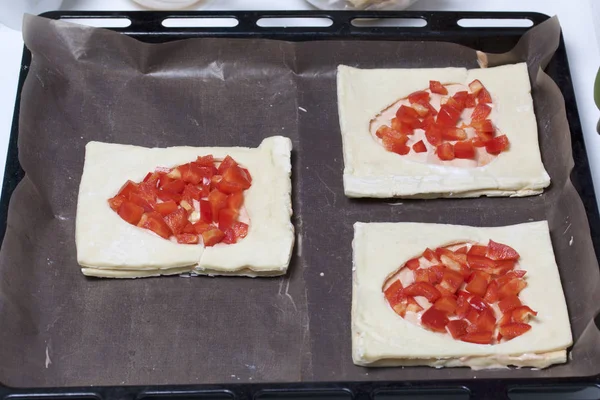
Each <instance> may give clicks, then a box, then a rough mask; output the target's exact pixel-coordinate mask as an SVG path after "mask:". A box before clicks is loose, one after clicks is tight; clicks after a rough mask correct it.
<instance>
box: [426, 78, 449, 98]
mask: <svg viewBox="0 0 600 400" xmlns="http://www.w3.org/2000/svg"><path fill="white" fill-rule="evenodd" d="M429 90H431V93H437V94H444V95H445V94H448V89H446V87H444V85H442V83H441V82H440V81H429Z"/></svg>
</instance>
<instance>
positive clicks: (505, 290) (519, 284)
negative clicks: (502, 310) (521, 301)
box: [498, 279, 527, 299]
mask: <svg viewBox="0 0 600 400" xmlns="http://www.w3.org/2000/svg"><path fill="white" fill-rule="evenodd" d="M526 287H527V282H525V281H524V280H522V279H513V280H511V281H510V282H508V283H507V284H505V285H503V286H500V288H499V289H498V297H499V298H500V299H504V298H506V297H508V296H513V295H515V296H516V295H518V294H519V293H521V290H523V289H525V288H526Z"/></svg>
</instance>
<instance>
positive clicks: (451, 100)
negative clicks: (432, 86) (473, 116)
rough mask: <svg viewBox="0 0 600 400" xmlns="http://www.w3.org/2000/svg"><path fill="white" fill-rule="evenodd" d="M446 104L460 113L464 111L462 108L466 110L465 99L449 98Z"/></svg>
mask: <svg viewBox="0 0 600 400" xmlns="http://www.w3.org/2000/svg"><path fill="white" fill-rule="evenodd" d="M444 105H445V106H447V107H452V108H453V109H455V110H456V111H458V112H459V113H460V112H462V110H464V108H465V102H464V101H457V100H456V99H455V98H454V97H450V98H448V99H447V100H446V103H445V104H444Z"/></svg>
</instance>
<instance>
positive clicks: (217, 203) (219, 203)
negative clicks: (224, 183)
mask: <svg viewBox="0 0 600 400" xmlns="http://www.w3.org/2000/svg"><path fill="white" fill-rule="evenodd" d="M208 202H209V203H210V215H211V217H212V220H213V221H215V222H218V219H219V211H221V210H222V209H223V208H225V207H227V195H226V194H225V193H223V192H220V191H219V190H217V189H214V190H213V191H212V192H210V193H209V195H208ZM200 207H201V208H200V209H202V205H200Z"/></svg>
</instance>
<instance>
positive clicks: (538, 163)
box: [337, 63, 550, 198]
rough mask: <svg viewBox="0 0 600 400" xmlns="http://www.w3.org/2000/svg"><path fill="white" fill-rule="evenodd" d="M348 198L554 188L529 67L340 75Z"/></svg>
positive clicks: (344, 70)
mask: <svg viewBox="0 0 600 400" xmlns="http://www.w3.org/2000/svg"><path fill="white" fill-rule="evenodd" d="M337 91H338V108H339V118H340V129H341V134H342V142H343V151H344V190H345V193H346V195H347V196H349V197H380V198H386V197H418V198H434V197H477V196H511V197H520V196H530V195H534V194H539V193H541V192H542V191H543V189H544V188H545V187H547V186H548V185H549V184H550V177H549V176H548V173H547V172H546V170H545V169H544V165H543V164H542V160H541V155H540V149H539V144H538V131H537V124H536V119H535V115H534V113H533V101H532V98H531V94H530V91H531V86H530V83H529V76H528V74H527V66H526V64H525V63H520V64H514V65H505V66H501V67H495V68H488V69H472V70H467V69H465V68H429V69H357V68H352V67H348V66H344V65H340V66H339V67H338V75H337Z"/></svg>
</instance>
